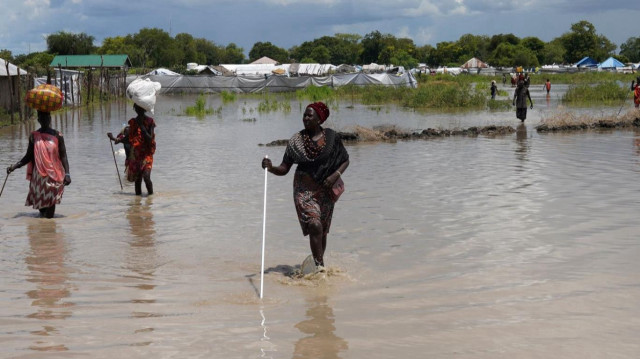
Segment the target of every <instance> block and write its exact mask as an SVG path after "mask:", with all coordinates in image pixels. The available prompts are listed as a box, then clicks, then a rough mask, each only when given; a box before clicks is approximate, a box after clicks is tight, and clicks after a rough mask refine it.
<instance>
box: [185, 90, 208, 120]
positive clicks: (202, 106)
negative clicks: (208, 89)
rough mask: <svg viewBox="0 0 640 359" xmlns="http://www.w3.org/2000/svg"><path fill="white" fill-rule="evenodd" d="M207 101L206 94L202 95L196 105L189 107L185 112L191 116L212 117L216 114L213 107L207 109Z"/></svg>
mask: <svg viewBox="0 0 640 359" xmlns="http://www.w3.org/2000/svg"><path fill="white" fill-rule="evenodd" d="M206 105H207V100H206V99H205V97H204V94H201V95H200V96H198V98H197V99H196V104H195V105H194V106H189V107H187V108H186V110H185V112H186V114H187V115H189V116H196V117H202V116H205V115H211V114H213V113H214V112H215V110H214V109H212V108H211V107H209V108H207V107H206Z"/></svg>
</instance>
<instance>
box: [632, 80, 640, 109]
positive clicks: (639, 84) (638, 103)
mask: <svg viewBox="0 0 640 359" xmlns="http://www.w3.org/2000/svg"><path fill="white" fill-rule="evenodd" d="M631 91H633V104H634V106H635V107H636V108H639V107H640V77H638V78H636V81H635V83H634V81H633V80H631Z"/></svg>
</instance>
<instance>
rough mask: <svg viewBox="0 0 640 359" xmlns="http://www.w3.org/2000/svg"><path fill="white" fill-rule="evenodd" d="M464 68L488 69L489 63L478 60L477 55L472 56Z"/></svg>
mask: <svg viewBox="0 0 640 359" xmlns="http://www.w3.org/2000/svg"><path fill="white" fill-rule="evenodd" d="M461 67H462V68H463V69H486V68H487V67H489V65H487V64H485V63H484V62H482V61H481V60H478V59H477V58H475V57H472V58H470V59H469V60H468V61H467V62H465V63H464V65H462V66H461Z"/></svg>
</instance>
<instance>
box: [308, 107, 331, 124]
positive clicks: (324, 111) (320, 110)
mask: <svg viewBox="0 0 640 359" xmlns="http://www.w3.org/2000/svg"><path fill="white" fill-rule="evenodd" d="M309 107H311V108H312V109H313V110H314V111H316V113H317V114H318V118H319V119H320V124H322V123H323V122H324V121H326V120H327V118H328V117H329V107H327V105H325V104H324V102H314V103H310V104H308V105H307V108H309Z"/></svg>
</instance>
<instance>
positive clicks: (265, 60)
mask: <svg viewBox="0 0 640 359" xmlns="http://www.w3.org/2000/svg"><path fill="white" fill-rule="evenodd" d="M277 64H279V62H278V61H276V60H274V59H272V58H269V57H266V56H262V57H261V58H259V59H257V60H256V61H254V62H252V63H251V65H277Z"/></svg>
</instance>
